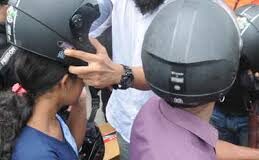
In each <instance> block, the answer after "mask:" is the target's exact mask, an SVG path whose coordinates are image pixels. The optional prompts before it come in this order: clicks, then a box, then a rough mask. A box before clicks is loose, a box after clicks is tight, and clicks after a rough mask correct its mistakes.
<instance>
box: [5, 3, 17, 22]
mask: <svg viewBox="0 0 259 160" xmlns="http://www.w3.org/2000/svg"><path fill="white" fill-rule="evenodd" d="M16 16H17V10H16V9H15V8H14V7H13V6H10V7H9V8H8V9H7V16H6V21H7V22H8V23H13V22H14V19H15V18H16Z"/></svg>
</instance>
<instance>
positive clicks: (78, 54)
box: [65, 49, 99, 62]
mask: <svg viewBox="0 0 259 160" xmlns="http://www.w3.org/2000/svg"><path fill="white" fill-rule="evenodd" d="M65 55H66V56H69V57H73V58H77V59H81V60H83V61H85V62H94V61H98V59H99V57H98V56H97V55H95V54H92V53H87V52H83V51H79V50H73V49H66V50H65Z"/></svg>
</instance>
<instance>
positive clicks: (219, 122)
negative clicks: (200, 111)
mask: <svg viewBox="0 0 259 160" xmlns="http://www.w3.org/2000/svg"><path fill="white" fill-rule="evenodd" d="M227 121H228V117H227V115H225V114H224V113H222V112H221V111H220V110H219V109H218V108H217V106H215V109H214V111H213V114H212V116H211V119H210V123H211V124H212V125H213V126H214V127H215V128H216V129H217V130H218V133H219V139H220V140H224V141H227V142H230V143H234V142H235V140H234V135H233V133H232V132H231V131H230V130H229V128H228V124H227Z"/></svg>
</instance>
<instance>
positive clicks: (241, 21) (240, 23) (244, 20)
mask: <svg viewBox="0 0 259 160" xmlns="http://www.w3.org/2000/svg"><path fill="white" fill-rule="evenodd" d="M237 23H238V26H239V29H240V30H243V29H245V28H246V27H248V26H249V25H250V23H249V21H248V19H247V18H246V17H237Z"/></svg>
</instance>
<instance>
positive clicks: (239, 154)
mask: <svg viewBox="0 0 259 160" xmlns="http://www.w3.org/2000/svg"><path fill="white" fill-rule="evenodd" d="M216 154H217V159H218V160H259V150H258V149H252V148H248V147H241V146H237V145H234V144H231V143H228V142H225V141H221V140H219V141H218V143H217V145H216Z"/></svg>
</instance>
